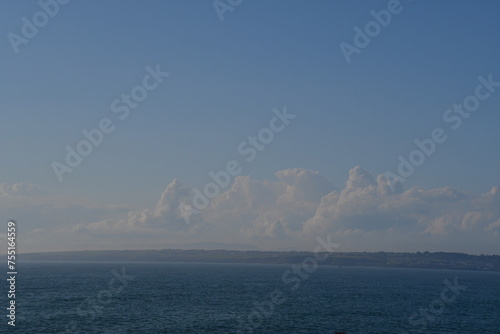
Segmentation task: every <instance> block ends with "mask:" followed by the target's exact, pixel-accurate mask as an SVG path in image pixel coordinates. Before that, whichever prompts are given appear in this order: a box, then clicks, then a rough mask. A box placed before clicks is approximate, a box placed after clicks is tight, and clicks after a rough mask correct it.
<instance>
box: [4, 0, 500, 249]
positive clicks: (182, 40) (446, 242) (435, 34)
mask: <svg viewBox="0 0 500 334" xmlns="http://www.w3.org/2000/svg"><path fill="white" fill-rule="evenodd" d="M499 13H500V3H498V2H495V1H462V0H459V1H453V2H449V1H423V0H413V1H410V0H401V1H396V0H391V1H356V2H349V1H327V0H316V1H305V0H300V1H299V0H275V1H264V0H253V1H249V0H241V1H240V0H216V1H211V0H205V1H201V0H199V1H194V0H190V1H186V0H175V1H174V0H169V1H159V0H158V1H147V2H143V1H120V2H118V1H97V0H89V1H78V0H72V1H67V0H57V1H56V0H41V1H31V0H29V1H28V0H26V1H8V2H2V4H0V32H1V34H2V35H3V37H2V39H1V42H0V56H1V59H2V61H1V62H0V72H1V74H2V75H1V77H0V82H1V88H2V89H1V90H0V94H1V99H0V112H1V115H2V122H0V135H1V136H2V140H1V141H0V151H1V152H2V155H1V159H2V160H1V161H2V163H1V165H0V219H1V220H2V221H4V222H7V221H8V220H9V219H14V220H15V221H16V222H17V225H18V235H17V239H18V242H19V250H18V251H19V252H42V251H67V250H86V249H89V250H90V249H163V248H230V249H261V250H313V249H314V247H315V245H316V244H317V241H316V240H317V237H318V236H322V237H324V236H329V237H330V238H331V240H334V241H335V242H336V243H338V244H340V245H341V246H340V248H339V251H410V252H415V251H454V252H468V253H473V254H480V253H485V254H500V248H499V246H498V245H499V244H500V243H499V242H500V205H499V204H500V192H499V188H498V186H500V175H499V172H498V171H499V169H498V166H499V165H500V156H499V153H498V152H500V131H498V125H499V123H500V113H499V109H500V108H499V107H500V68H499V63H498V59H500V44H499V43H498V41H499V40H498V31H500V21H499V20H498V15H499ZM6 229H7V228H6V227H5V228H4V231H0V243H1V242H3V243H5V240H4V238H5V233H6ZM2 238H3V239H2Z"/></svg>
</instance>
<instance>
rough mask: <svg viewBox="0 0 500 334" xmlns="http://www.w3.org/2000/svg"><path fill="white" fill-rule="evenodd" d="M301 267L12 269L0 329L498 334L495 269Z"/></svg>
mask: <svg viewBox="0 0 500 334" xmlns="http://www.w3.org/2000/svg"><path fill="white" fill-rule="evenodd" d="M304 264H305V266H304V267H303V268H302V267H298V266H295V267H292V265H268V264H265V265H264V264H263V265H259V264H211V263H189V264H187V263H130V262H128V263H116V262H99V263H95V262H43V263H42V262H36V263H35V262H30V263H27V262H25V263H19V264H18V275H17V282H16V326H15V328H14V327H12V326H8V325H7V321H8V320H9V319H8V318H7V317H6V314H7V311H6V307H7V304H6V303H7V289H6V284H5V283H2V285H1V298H0V301H1V303H2V307H1V309H2V310H3V313H4V314H3V315H2V319H3V320H2V323H0V332H2V333H29V334H35V333H50V334H52V333H196V334H197V333H329V334H333V333H334V332H335V331H344V332H346V333H347V334H357V333H398V334H401V333H436V334H437V333H464V334H466V333H467V334H470V333H474V334H479V333H489V334H491V333H500V273H498V272H474V271H452V270H423V269H399V268H397V269H394V268H361V267H343V268H338V267H316V266H315V265H314V262H309V263H305V262H304ZM4 275H5V274H4ZM3 282H5V280H3Z"/></svg>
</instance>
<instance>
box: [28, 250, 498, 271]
mask: <svg viewBox="0 0 500 334" xmlns="http://www.w3.org/2000/svg"><path fill="white" fill-rule="evenodd" d="M325 254H326V253H325ZM309 256H313V253H312V252H302V251H298V252H297V251H236V250H179V249H163V250H103V251H71V252H49V253H25V254H19V255H18V260H19V262H22V261H120V262H128V261H130V262H142V261H144V262H219V263H263V264H266V263H267V264H294V263H300V262H302V261H303V260H304V259H305V258H307V257H309ZM321 265H331V266H365V267H394V268H426V269H456V270H479V271H500V255H469V254H463V253H448V252H433V253H431V252H417V253H392V252H334V253H328V258H327V259H326V260H325V261H324V262H322V263H321Z"/></svg>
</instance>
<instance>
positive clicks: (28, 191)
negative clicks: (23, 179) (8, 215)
mask: <svg viewBox="0 0 500 334" xmlns="http://www.w3.org/2000/svg"><path fill="white" fill-rule="evenodd" d="M41 194H43V192H42V191H41V190H40V189H39V188H38V187H37V186H35V185H33V184H29V183H15V184H10V185H9V184H5V183H0V197H23V196H37V195H41Z"/></svg>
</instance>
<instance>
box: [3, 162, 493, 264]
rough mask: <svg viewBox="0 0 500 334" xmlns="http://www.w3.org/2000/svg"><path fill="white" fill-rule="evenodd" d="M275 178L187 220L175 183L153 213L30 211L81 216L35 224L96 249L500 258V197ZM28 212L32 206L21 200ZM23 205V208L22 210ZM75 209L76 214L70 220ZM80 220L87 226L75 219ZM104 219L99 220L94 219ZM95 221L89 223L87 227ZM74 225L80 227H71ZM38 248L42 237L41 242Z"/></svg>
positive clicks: (47, 207)
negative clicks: (336, 246)
mask: <svg viewBox="0 0 500 334" xmlns="http://www.w3.org/2000/svg"><path fill="white" fill-rule="evenodd" d="M275 175H276V179H275V180H273V181H270V180H254V179H251V178H250V177H249V176H238V177H236V179H235V180H234V182H233V184H232V185H231V186H230V187H229V188H228V189H227V190H226V191H225V192H223V193H221V194H220V195H219V196H218V197H216V198H214V199H213V200H212V201H211V202H210V204H209V206H208V207H207V208H206V209H204V210H201V211H200V212H199V213H198V214H193V215H191V216H190V221H189V224H187V223H186V221H185V219H184V216H183V211H184V210H183V208H185V207H186V206H188V205H189V204H190V203H191V202H192V196H193V193H192V191H191V189H189V188H187V187H185V186H183V185H182V183H181V182H180V181H179V180H177V179H176V180H173V181H172V182H171V183H170V184H169V185H168V186H167V187H166V189H165V190H164V191H163V193H162V194H161V196H160V198H159V200H158V202H157V203H156V205H155V206H153V207H152V208H148V209H144V210H127V208H126V207H122V206H102V207H99V206H92V205H83V206H82V205H80V206H79V205H78V204H76V203H67V204H66V205H63V206H62V207H59V208H56V207H54V204H50V201H49V200H48V199H47V200H46V201H45V202H44V201H42V202H41V203H39V204H38V205H32V204H31V205H30V207H31V209H35V211H36V212H37V213H38V214H40V216H47V215H48V216H50V215H54V210H56V211H57V212H59V213H60V214H62V215H63V216H69V215H70V214H71V213H72V212H79V214H80V219H75V218H73V219H72V220H71V222H69V221H68V222H64V224H63V223H62V222H60V219H59V222H60V223H61V224H47V226H46V224H40V225H41V226H42V227H35V226H33V229H32V231H31V233H35V232H33V231H36V230H42V231H45V230H47V229H50V228H52V229H53V231H54V233H55V234H57V235H65V236H66V237H67V238H68V239H70V240H71V239H75V240H82V245H83V241H85V242H89V241H90V240H93V242H94V244H93V246H95V247H97V248H99V245H101V249H102V248H103V247H102V245H103V244H104V243H105V242H107V243H108V244H109V245H114V246H115V247H114V248H127V245H129V246H130V247H129V248H141V247H140V246H139V245H140V244H142V245H143V247H142V248H148V247H149V248H151V247H153V246H156V247H161V246H162V245H163V248H167V247H169V245H171V244H180V243H188V242H219V243H232V244H235V243H245V244H251V245H255V246H257V247H260V248H262V249H297V250H298V249H306V250H307V249H308V246H309V245H312V244H313V242H314V240H315V238H316V237H317V236H321V235H326V234H332V235H333V236H335V238H336V241H337V242H339V243H341V244H342V245H343V250H349V251H365V250H366V251H374V250H385V251H417V250H420V251H425V250H430V251H439V250H444V251H463V252H471V253H480V252H484V253H497V254H498V253H499V251H498V249H499V248H498V247H497V245H498V241H499V240H500V192H499V188H498V187H497V186H494V187H492V188H491V190H490V191H488V192H486V193H484V194H475V193H468V192H466V191H461V190H458V189H453V188H451V187H445V188H436V189H428V190H426V189H422V188H420V187H412V188H410V189H407V190H403V189H402V188H401V187H398V188H397V189H398V190H397V191H395V192H393V191H391V188H390V185H389V184H388V182H387V180H386V179H385V177H384V176H383V175H378V176H377V177H375V176H373V175H372V174H371V173H370V172H368V171H366V170H364V169H363V168H361V167H359V166H356V167H354V168H352V169H351V170H350V171H349V176H348V179H347V181H346V183H345V185H344V186H343V187H336V186H334V185H333V184H332V183H331V182H330V181H329V180H328V179H327V178H325V177H324V176H323V175H321V174H320V173H318V172H316V171H311V170H307V169H301V168H295V169H286V170H281V171H278V172H276V174H275ZM0 195H1V196H2V197H0V199H1V200H2V201H5V200H6V199H9V198H14V197H16V198H17V199H18V198H19V196H24V197H26V198H31V199H32V198H33V196H38V197H42V198H45V197H44V196H43V195H42V193H41V191H39V190H38V189H37V188H36V187H34V186H29V185H13V186H7V185H3V184H2V185H1V186H0ZM26 203H33V202H30V201H26ZM26 203H25V204H26ZM75 210H76V211H75ZM81 215H83V216H84V217H85V219H81ZM99 217H101V218H99ZM93 218H95V219H93ZM76 221H78V222H77V223H75V222H76ZM40 238H41V239H40V240H43V235H40ZM106 248H113V247H111V246H110V247H106Z"/></svg>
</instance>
